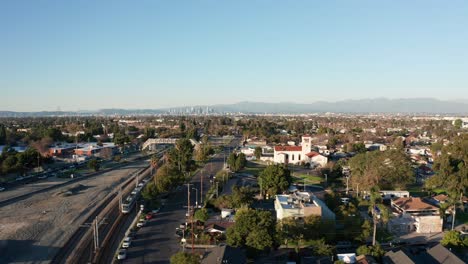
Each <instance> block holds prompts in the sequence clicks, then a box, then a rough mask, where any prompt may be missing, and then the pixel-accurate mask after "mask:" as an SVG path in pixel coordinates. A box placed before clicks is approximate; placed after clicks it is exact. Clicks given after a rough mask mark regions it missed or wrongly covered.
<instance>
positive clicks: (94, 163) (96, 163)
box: [88, 159, 100, 171]
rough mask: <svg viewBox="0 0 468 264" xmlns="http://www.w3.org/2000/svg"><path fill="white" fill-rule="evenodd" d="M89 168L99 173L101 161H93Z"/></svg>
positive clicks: (89, 163) (90, 162)
mask: <svg viewBox="0 0 468 264" xmlns="http://www.w3.org/2000/svg"><path fill="white" fill-rule="evenodd" d="M88 168H90V169H92V170H94V171H98V170H99V168H100V164H99V161H98V160H97V159H91V160H89V161H88Z"/></svg>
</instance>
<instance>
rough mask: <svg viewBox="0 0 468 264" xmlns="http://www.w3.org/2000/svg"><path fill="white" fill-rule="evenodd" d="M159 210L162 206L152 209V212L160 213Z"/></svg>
mask: <svg viewBox="0 0 468 264" xmlns="http://www.w3.org/2000/svg"><path fill="white" fill-rule="evenodd" d="M159 210H160V208H156V209H153V210H152V211H151V213H153V214H157V213H159Z"/></svg>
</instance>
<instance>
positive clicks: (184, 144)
mask: <svg viewBox="0 0 468 264" xmlns="http://www.w3.org/2000/svg"><path fill="white" fill-rule="evenodd" d="M170 156H171V158H170V159H171V162H173V163H174V164H176V165H177V167H178V168H179V170H180V171H181V172H188V171H189V169H190V166H191V164H192V157H193V145H192V142H190V140H189V139H186V138H183V139H179V140H177V142H176V145H175V148H174V149H172V151H171V152H170Z"/></svg>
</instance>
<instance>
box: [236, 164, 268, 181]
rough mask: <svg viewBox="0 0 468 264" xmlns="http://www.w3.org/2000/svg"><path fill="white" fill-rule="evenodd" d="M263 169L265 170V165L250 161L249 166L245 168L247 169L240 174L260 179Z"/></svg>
mask: <svg viewBox="0 0 468 264" xmlns="http://www.w3.org/2000/svg"><path fill="white" fill-rule="evenodd" d="M263 169H265V165H262V164H259V163H256V162H251V161H249V162H247V166H245V168H244V169H243V170H241V171H240V172H239V173H246V174H251V175H254V176H255V177H258V175H259V173H260V172H261V171H263Z"/></svg>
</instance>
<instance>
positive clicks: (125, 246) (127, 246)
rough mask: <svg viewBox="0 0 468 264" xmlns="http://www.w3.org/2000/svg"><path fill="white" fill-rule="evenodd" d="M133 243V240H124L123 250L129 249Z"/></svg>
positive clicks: (126, 238) (129, 238) (128, 238)
mask: <svg viewBox="0 0 468 264" xmlns="http://www.w3.org/2000/svg"><path fill="white" fill-rule="evenodd" d="M131 243H132V238H131V237H129V236H127V237H125V238H124V239H123V243H122V248H129V247H130V244H131Z"/></svg>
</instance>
